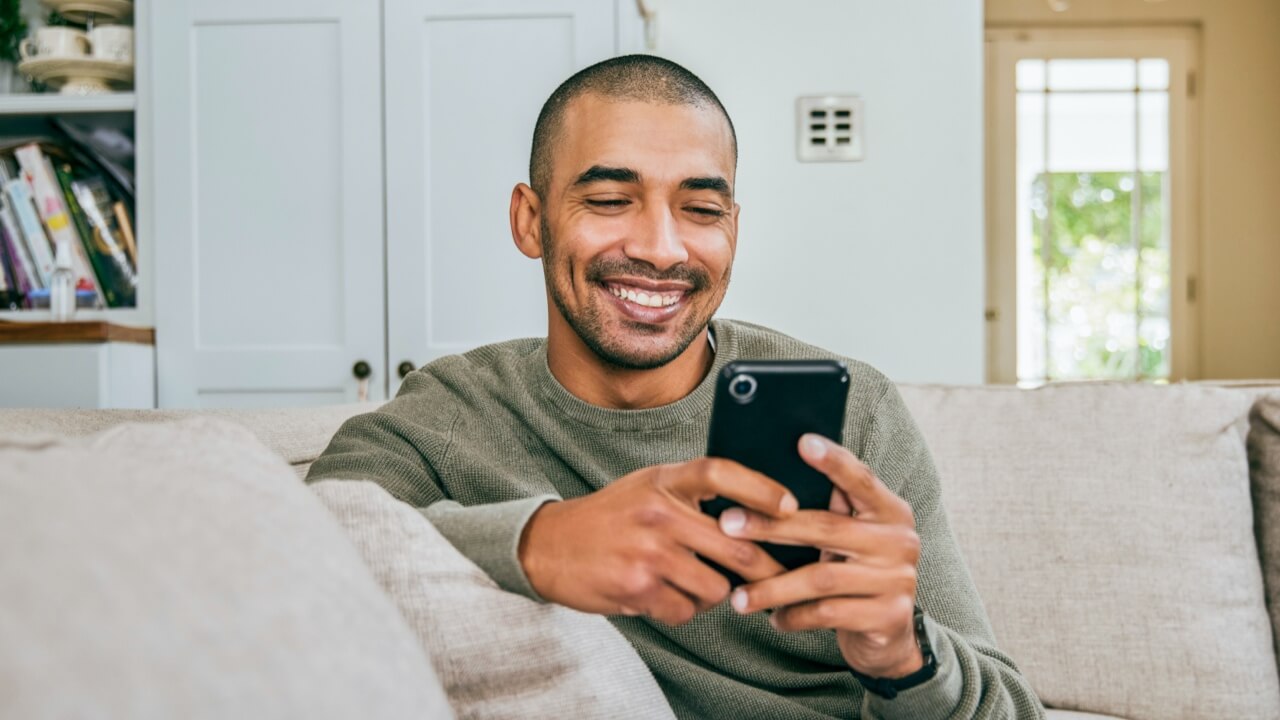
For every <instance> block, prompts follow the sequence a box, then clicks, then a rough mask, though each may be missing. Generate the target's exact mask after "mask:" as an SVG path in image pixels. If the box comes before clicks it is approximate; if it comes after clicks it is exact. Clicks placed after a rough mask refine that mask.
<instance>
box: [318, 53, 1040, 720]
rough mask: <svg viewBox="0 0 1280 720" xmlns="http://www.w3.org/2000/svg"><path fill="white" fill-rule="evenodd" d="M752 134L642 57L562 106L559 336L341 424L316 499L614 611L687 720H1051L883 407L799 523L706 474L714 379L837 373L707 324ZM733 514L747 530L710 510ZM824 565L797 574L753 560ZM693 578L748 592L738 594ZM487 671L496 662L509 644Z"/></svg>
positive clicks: (535, 166)
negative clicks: (808, 557)
mask: <svg viewBox="0 0 1280 720" xmlns="http://www.w3.org/2000/svg"><path fill="white" fill-rule="evenodd" d="M736 168H737V139H736V137H735V134H734V130H733V125H732V122H731V121H730V120H729V116H728V114H727V113H726V112H725V110H724V107H723V106H722V105H721V104H720V101H719V100H718V99H717V98H716V96H715V94H714V93H712V91H711V90H710V89H709V88H708V87H707V86H706V85H705V84H703V83H702V82H701V81H700V80H699V79H698V78H697V77H695V76H694V75H693V74H691V73H690V72H688V71H687V70H685V69H684V68H682V67H680V66H678V65H676V64H674V63H671V62H669V61H666V60H662V59H659V58H654V57H649V56H627V57H621V58H614V59H611V60H607V61H605V62H602V63H599V64H597V65H594V66H592V67H589V68H587V69H585V70H583V71H581V72H579V73H578V74H576V75H574V76H573V77H571V78H569V79H568V80H567V81H565V83H564V84H563V85H561V86H560V87H559V88H558V89H557V90H556V91H555V93H553V94H552V96H551V98H550V99H548V100H547V103H546V105H545V106H544V107H543V110H542V113H541V114H540V116H539V117H538V122H537V125H536V127H535V130H534V138H533V150H532V155H531V158H530V167H529V176H530V184H528V185H526V184H523V183H522V184H519V185H517V186H516V187H515V189H514V190H513V192H512V196H511V207H510V219H511V230H512V236H513V238H514V241H515V244H516V247H517V248H518V249H519V250H520V252H522V253H524V254H525V255H526V256H528V257H530V258H535V259H540V260H541V262H542V268H543V273H544V276H545V279H546V290H547V304H548V329H547V337H546V338H545V339H526V340H513V341H510V342H506V343H500V344H497V345H490V346H487V347H482V348H478V349H476V350H473V351H471V352H469V353H466V354H465V355H461V356H453V357H446V358H441V359H440V360H437V361H435V362H433V363H431V364H430V365H428V366H426V367H424V368H422V369H421V370H420V371H418V372H415V373H412V374H410V375H409V377H408V378H406V380H405V382H404V384H403V385H402V387H401V389H400V393H399V395H398V396H397V397H396V399H395V400H393V401H392V402H390V403H388V404H387V405H385V406H383V407H382V408H380V409H379V410H378V411H377V412H374V413H369V414H367V415H362V416H359V417H356V418H353V419H351V420H350V421H348V422H347V423H346V424H345V425H344V426H343V427H342V428H341V429H340V430H339V432H338V434H337V435H336V436H335V437H334V439H333V441H332V442H331V443H330V445H329V448H328V449H327V450H326V451H325V453H324V454H323V455H322V456H321V457H320V458H319V459H318V460H317V461H316V462H315V464H314V465H313V466H312V468H311V471H310V475H309V476H308V480H310V481H315V480H321V479H330V478H332V479H363V480H373V481H375V482H378V483H380V484H381V485H383V486H384V487H385V488H387V489H388V490H389V491H390V492H391V493H392V494H393V495H395V496H396V497H398V498H400V499H401V500H403V501H405V502H407V503H411V504H413V505H414V506H416V507H420V508H422V512H423V514H424V515H425V516H426V517H427V518H428V519H429V520H430V521H431V522H432V523H433V524H435V526H436V527H437V528H439V530H440V531H441V533H442V534H444V535H445V536H446V537H448V538H449V540H450V541H451V542H452V543H453V544H454V545H455V546H456V547H457V548H458V549H459V550H460V551H461V552H462V553H464V554H465V555H467V556H468V557H470V558H471V559H472V560H473V561H474V562H475V563H476V564H477V565H479V566H480V567H481V568H483V569H484V570H485V571H486V572H487V573H488V574H489V575H490V576H491V577H492V578H493V579H494V580H495V581H496V582H497V583H498V584H499V585H501V586H502V587H503V588H505V589H507V590H510V591H512V592H517V593H522V594H524V595H526V596H528V597H531V598H534V599H537V600H540V601H544V602H553V603H559V604H561V605H565V606H568V607H571V608H576V609H578V610H582V611H585V612H589V613H599V614H603V615H608V616H610V619H611V620H612V621H613V623H614V625H615V626H616V627H617V628H618V629H619V630H621V631H622V632H623V633H624V634H625V635H626V636H627V638H628V639H629V640H630V641H631V643H632V645H633V646H634V647H635V648H636V650H637V651H638V652H639V653H640V655H641V657H643V658H644V660H645V662H646V663H647V664H648V665H649V668H650V669H651V670H652V672H653V674H654V676H655V677H656V678H657V680H658V682H659V684H660V685H661V687H662V689H663V691H664V692H665V693H666V696H667V699H668V700H669V701H670V703H671V706H672V708H673V709H674V710H675V712H676V714H677V715H679V716H680V717H682V718H709V717H725V718H779V719H781V718H797V719H799V718H822V717H845V718H848V717H863V718H925V719H928V718H940V719H941V718H949V719H950V718H1012V717H1019V718H1022V717H1041V716H1042V715H1043V711H1042V710H1041V708H1040V705H1039V703H1038V701H1037V700H1036V698H1035V696H1034V694H1033V693H1032V691H1031V690H1030V688H1029V687H1028V685H1027V683H1026V681H1025V679H1024V678H1023V677H1022V676H1021V675H1020V674H1019V673H1018V670H1017V669H1016V667H1015V666H1014V665H1013V663H1012V662H1011V661H1010V660H1009V658H1007V657H1006V656H1004V655H1003V654H1001V653H1000V652H999V651H998V650H997V649H996V648H995V645H994V641H993V639H992V635H991V629H990V627H989V624H988V622H987V619H986V616H985V614H984V611H983V609H982V605H981V602H980V601H979V599H978V596H977V593H976V591H975V590H974V587H973V584H972V582H971V581H970V579H969V574H968V571H967V570H966V568H965V566H964V563H963V561H962V559H961V557H960V555H959V553H958V551H957V549H956V544H955V540H954V538H953V537H952V534H951V530H950V527H949V525H948V523H947V519H946V514H945V512H944V511H943V508H942V505H941V495H940V490H939V486H938V477H937V472H936V470H935V469H934V466H933V461H932V459H931V458H930V455H929V452H928V449H927V448H926V447H925V445H924V442H923V440H922V438H921V437H920V433H919V431H918V430H917V429H916V427H915V424H914V423H913V422H912V420H911V417H910V415H909V414H908V412H907V410H906V408H905V407H904V405H903V403H902V401H901V399H900V398H899V396H898V393H897V391H896V389H895V388H894V386H893V384H892V383H891V382H889V381H888V380H887V379H886V378H885V377H884V376H883V375H881V374H880V373H878V372H877V371H875V370H874V369H873V368H871V367H869V366H867V365H866V364H864V363H860V362H857V361H855V360H851V359H847V358H840V359H842V360H844V361H845V362H846V364H847V365H848V367H849V370H850V374H851V376H852V381H851V388H850V393H849V400H848V405H847V407H846V413H845V415H846V417H845V436H844V438H843V443H842V444H835V443H831V442H829V441H826V440H824V439H822V438H820V437H817V436H805V437H804V438H802V439H801V442H800V444H799V447H798V448H797V451H798V452H799V453H800V454H801V456H802V457H803V458H804V459H805V460H806V462H808V463H809V464H811V465H812V466H813V467H815V468H817V469H818V470H820V471H821V472H823V473H824V474H826V475H827V477H829V478H830V479H831V481H832V483H833V485H834V487H835V491H834V492H833V496H832V501H831V508H830V510H829V511H809V510H806V511H797V509H796V500H795V498H794V497H793V496H791V495H790V493H788V492H787V490H786V489H785V488H784V487H783V486H781V485H779V484H778V483H777V482H775V481H774V480H773V479H770V478H767V477H764V476H762V475H759V474H757V473H754V472H752V471H750V470H747V469H746V468H744V467H742V466H740V465H736V464H734V463H731V462H728V461H720V460H709V459H707V458H705V457H703V455H704V451H705V447H706V436H707V429H708V424H709V421H710V414H711V404H712V398H713V395H714V384H715V375H716V373H717V372H718V371H719V370H720V369H721V368H723V367H724V366H725V365H726V364H727V363H729V362H731V361H733V360H736V359H739V358H743V359H816V358H833V357H837V356H835V355H833V354H832V353H828V352H825V351H823V350H821V349H818V348H815V347H812V346H809V345H805V344H803V343H801V342H799V341H797V340H794V339H792V338H789V337H786V336H784V335H782V334H780V333H776V332H773V331H770V330H767V329H765V328H761V327H758V326H753V325H748V324H745V323H739V322H733V321H728V320H720V319H713V316H714V315H715V312H716V309H717V308H718V307H719V306H720V302H721V300H723V298H724V295H725V292H726V290H727V289H728V286H729V277H730V273H731V270H732V267H733V258H734V253H735V251H736V248H737V237H738V211H739V208H738V205H737V204H736V203H735V202H734V180H735V170H736ZM715 496H723V497H727V498H730V499H733V500H735V501H737V502H739V503H740V504H741V505H743V506H744V508H745V510H742V509H739V510H730V511H727V512H725V513H724V514H723V515H722V516H721V518H720V521H719V522H718V523H717V521H715V520H713V519H711V518H710V517H708V516H706V515H703V514H702V513H700V512H699V511H698V502H699V501H700V500H703V499H707V498H711V497H715ZM757 540H770V541H775V542H785V543H792V544H801V545H810V546H815V547H819V548H821V549H822V550H823V554H822V560H821V561H820V562H817V563H814V564H812V565H809V566H806V567H803V568H800V569H797V570H794V571H791V572H786V571H784V570H783V568H781V567H780V566H779V565H778V564H777V563H776V562H775V561H774V560H773V559H772V558H771V557H770V556H769V555H767V554H766V553H764V552H763V551H762V550H761V549H760V547H759V546H758V545H757V544H756V543H755V542H754V541H757ZM703 558H706V559H708V560H713V561H715V562H716V563H719V564H720V565H722V566H724V567H726V568H728V569H730V570H733V571H735V572H736V573H738V574H739V575H741V576H742V577H744V578H746V580H747V581H748V582H747V584H745V585H743V586H741V587H739V588H737V589H735V590H733V592H732V593H730V587H729V584H728V582H727V581H726V580H725V579H724V577H722V576H721V575H720V574H719V573H717V572H716V571H714V570H712V569H711V568H710V567H709V566H708V565H707V564H706V563H705V562H704V561H703ZM495 651H498V649H495Z"/></svg>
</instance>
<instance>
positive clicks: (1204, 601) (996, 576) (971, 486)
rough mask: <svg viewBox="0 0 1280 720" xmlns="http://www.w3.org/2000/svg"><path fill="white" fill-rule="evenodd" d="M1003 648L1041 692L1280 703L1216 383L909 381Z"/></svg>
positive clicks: (1121, 710)
mask: <svg viewBox="0 0 1280 720" xmlns="http://www.w3.org/2000/svg"><path fill="white" fill-rule="evenodd" d="M903 395H904V397H905V399H906V401H907V404H908V406H909V407H910V408H911V410H912V411H913V413H914V415H915V417H916V420H917V422H918V423H919V424H920V427H921V429H922V430H923V432H924V435H925V437H926V439H927V440H928V442H929V444H930V447H931V448H932V450H933V452H934V455H935V458H936V460H937V463H938V466H939V470H940V472H941V476H942V481H943V490H944V501H945V503H946V505H947V508H948V512H949V514H950V516H951V519H952V522H953V525H954V527H955V531H956V534H957V536H958V538H959V541H960V546H961V548H962V550H963V551H964V552H965V554H966V557H967V559H968V562H969V567H970V569H971V571H972V572H973V576H974V579H975V581H976V582H977V584H978V588H979V590H980V592H981V594H982V596H983V598H984V600H985V602H986V604H987V608H988V611H989V613H990V616H991V621H992V625H993V627H994V629H995V632H996V637H997V640H998V642H999V643H1000V645H1001V648H1002V649H1003V650H1005V651H1007V652H1008V653H1009V654H1010V655H1011V656H1012V657H1013V658H1015V659H1016V661H1017V662H1018V664H1019V666H1020V667H1021V668H1022V669H1023V670H1024V672H1025V673H1026V674H1027V676H1028V678H1029V679H1030V681H1031V683H1032V685H1033V686H1034V687H1035V689H1036V691H1037V692H1038V693H1039V695H1040V697H1041V699H1042V700H1044V702H1045V703H1046V704H1047V705H1050V706H1054V707H1059V708H1064V709H1073V710H1080V711H1087V712H1097V713H1108V714H1114V715H1118V716H1122V717H1125V718H1132V719H1133V720H1162V719H1164V718H1171V717H1179V718H1220V717H1231V718H1256V719H1257V720H1264V719H1267V718H1270V719H1274V718H1277V717H1280V679H1278V678H1277V671H1276V662H1275V655H1274V652H1273V649H1272V634H1271V624H1270V622H1269V619H1268V617H1267V614H1266V608H1265V606H1264V603H1263V589H1262V572H1261V568H1260V566H1259V560H1258V552H1257V547H1256V544H1255V541H1254V535H1253V532H1252V530H1253V517H1252V505H1251V501H1250V490H1249V477H1248V466H1247V460H1246V456H1245V444H1244V437H1245V433H1246V428H1247V416H1248V411H1249V407H1250V405H1251V404H1252V398H1251V396H1250V395H1249V394H1248V393H1242V392H1239V391H1233V390H1227V389H1221V388H1211V387H1196V386H1186V387H1152V386H1122V385H1108V386H1102V387H1094V386H1089V385H1075V386H1066V387H1049V388H1044V389H1040V390H1034V391H1025V390H1017V389H1014V388H1007V389H999V388H956V387H952V388H943V387H907V388H903Z"/></svg>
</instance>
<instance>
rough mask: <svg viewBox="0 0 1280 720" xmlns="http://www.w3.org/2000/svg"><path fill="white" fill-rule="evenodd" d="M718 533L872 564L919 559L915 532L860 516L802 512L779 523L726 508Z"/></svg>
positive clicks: (753, 514)
mask: <svg viewBox="0 0 1280 720" xmlns="http://www.w3.org/2000/svg"><path fill="white" fill-rule="evenodd" d="M720 529H721V530H722V531H723V532H724V533H725V534H726V535H729V536H731V537H735V538H742V539H745V540H759V541H765V542H771V543H777V544H779V545H800V546H804V547H816V548H818V549H820V550H825V551H830V552H832V553H835V554H837V555H840V556H842V557H847V558H850V559H852V560H858V561H860V562H871V563H873V564H886V563H888V564H894V563H898V562H902V561H908V560H909V561H911V563H912V564H913V565H914V564H915V561H916V560H918V559H919V557H920V537H919V535H917V534H916V531H915V529H914V528H912V527H910V526H908V525H886V524H879V523H872V522H867V521H866V520H864V519H863V518H862V517H860V516H859V517H849V516H848V515H837V514H836V513H833V512H828V511H826V510H801V511H799V512H797V513H796V514H795V515H792V516H791V517H789V518H783V519H781V520H779V519H776V518H771V517H767V516H764V515H760V514H758V513H753V512H750V511H747V510H743V509H742V508H729V509H728V510H725V511H724V512H723V513H721V514H720Z"/></svg>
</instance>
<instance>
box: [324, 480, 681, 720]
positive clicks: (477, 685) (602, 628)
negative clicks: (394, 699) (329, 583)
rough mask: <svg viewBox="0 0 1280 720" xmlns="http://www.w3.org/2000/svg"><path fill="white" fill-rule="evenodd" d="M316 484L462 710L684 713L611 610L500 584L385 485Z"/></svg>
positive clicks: (535, 714)
mask: <svg viewBox="0 0 1280 720" xmlns="http://www.w3.org/2000/svg"><path fill="white" fill-rule="evenodd" d="M311 488H312V490H314V491H315V493H316V494H317V495H318V496H319V497H320V499H321V500H323V501H324V503H325V504H326V505H327V506H328V507H329V510H330V511H331V512H332V513H333V514H334V517H336V518H337V519H338V522H339V523H341V524H342V526H343V527H345V528H346V530H347V533H348V534H349V536H350V537H351V539H352V541H354V542H355V545H356V547H357V548H359V549H360V552H361V553H363V554H364V559H365V562H366V563H368V565H369V567H371V568H373V572H374V575H375V576H376V577H377V578H378V580H379V581H380V582H381V583H382V586H383V588H384V589H386V591H387V593H388V594H389V595H391V597H392V598H393V599H394V600H395V601H396V603H397V604H398V605H399V607H400V612H401V613H403V614H404V616H405V618H406V619H408V621H409V624H410V625H411V626H413V628H414V630H416V631H417V633H418V637H419V638H420V639H421V641H422V645H423V647H424V648H426V650H427V652H428V653H429V654H430V655H431V658H432V661H433V662H434V663H435V667H436V672H437V673H438V674H439V675H440V680H441V682H443V683H444V687H445V691H446V692H447V693H448V695H449V701H450V702H451V703H452V704H453V708H454V711H455V712H456V713H457V714H458V717H459V718H461V719H463V720H469V719H472V718H475V719H483V718H516V717H519V718H547V719H548V720H552V719H554V720H559V719H560V718H617V719H619V720H624V719H626V718H636V720H641V719H645V720H648V719H650V718H652V719H660V718H671V717H673V716H672V713H671V710H670V708H669V706H668V705H667V702H666V698H665V697H664V696H663V694H662V691H661V690H660V689H659V688H658V684H657V682H656V681H654V679H653V676H652V675H651V674H650V673H649V669H648V668H647V667H646V666H645V664H644V661H642V660H641V659H640V656H639V655H637V654H636V653H635V651H634V650H633V649H632V648H631V645H630V644H629V643H628V642H627V640H626V638H624V637H623V636H622V634H621V633H619V632H618V631H617V630H615V629H614V628H613V626H612V625H610V624H609V622H608V621H607V620H605V619H604V618H603V617H599V616H595V615H586V614H583V613H580V612H576V611H574V610H570V609H568V608H565V607H560V606H557V605H550V604H541V603H537V602H534V601H532V600H529V599H528V598H525V597H523V596H520V595H516V594H514V593H509V592H506V591H504V590H502V589H500V588H499V587H498V586H497V584H496V583H494V582H493V581H492V580H490V579H489V577H488V576H487V575H485V574H484V572H483V571H481V570H480V568H478V567H476V565H474V564H473V563H472V562H471V561H470V560H468V559H467V558H465V557H464V556H463V555H462V554H461V553H459V552H458V551H457V550H456V549H455V548H454V547H453V546H452V545H450V544H449V541H448V540H446V539H445V538H444V536H443V535H441V534H440V533H439V531H437V530H436V529H435V527H434V526H432V525H431V523H430V522H428V521H427V519H426V518H425V517H424V516H423V515H422V514H421V513H420V512H418V511H417V510H416V509H414V508H412V507H410V506H408V505H406V504H404V503H402V502H400V501H399V500H396V499H395V498H393V497H391V495H389V494H388V493H387V492H386V491H385V490H383V489H382V488H381V487H379V486H378V485H376V484H374V483H371V482H367V481H356V480H325V481H321V482H318V483H314V484H313V485H311Z"/></svg>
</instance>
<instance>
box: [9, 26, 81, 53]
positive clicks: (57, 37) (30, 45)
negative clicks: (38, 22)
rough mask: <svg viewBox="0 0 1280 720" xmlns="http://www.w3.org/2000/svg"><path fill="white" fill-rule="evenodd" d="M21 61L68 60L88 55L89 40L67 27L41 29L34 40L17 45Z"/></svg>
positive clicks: (77, 31) (27, 39)
mask: <svg viewBox="0 0 1280 720" xmlns="http://www.w3.org/2000/svg"><path fill="white" fill-rule="evenodd" d="M18 53H19V54H20V55H22V59H23V60H28V59H30V58H33V57H41V58H55V57H58V58H68V57H84V56H85V55H88V54H89V38H88V37H86V36H85V34H84V33H83V32H80V31H79V30H76V29H75V28H69V27H42V28H40V29H39V30H36V34H35V37H34V38H26V39H24V40H23V41H22V42H21V43H19V45H18Z"/></svg>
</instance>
